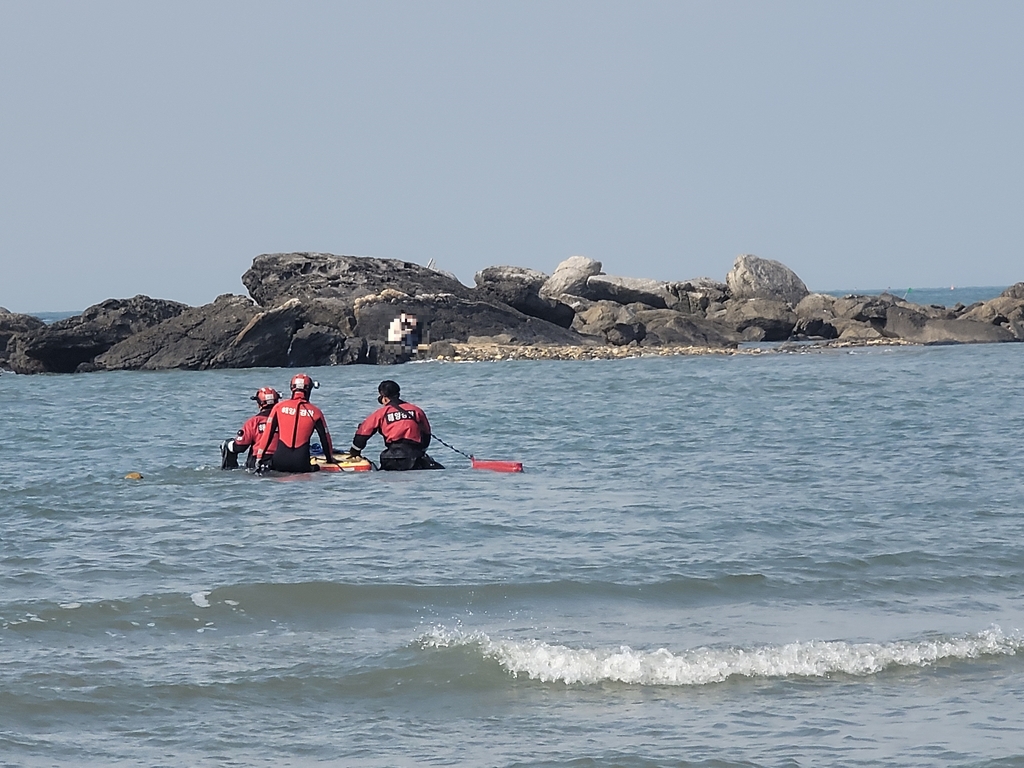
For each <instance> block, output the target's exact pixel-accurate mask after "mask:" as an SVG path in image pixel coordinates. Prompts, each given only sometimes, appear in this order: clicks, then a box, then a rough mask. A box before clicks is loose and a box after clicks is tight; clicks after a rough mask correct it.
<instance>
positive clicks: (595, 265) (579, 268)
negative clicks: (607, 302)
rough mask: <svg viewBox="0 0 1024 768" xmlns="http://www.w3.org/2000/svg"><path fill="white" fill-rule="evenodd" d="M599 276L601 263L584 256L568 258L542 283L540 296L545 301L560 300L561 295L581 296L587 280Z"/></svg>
mask: <svg viewBox="0 0 1024 768" xmlns="http://www.w3.org/2000/svg"><path fill="white" fill-rule="evenodd" d="M600 274H601V262H600V261H594V259H589V258H587V257H586V256H570V257H569V258H568V259H566V260H565V261H563V262H562V263H561V264H559V265H558V266H557V267H555V271H554V272H553V273H552V275H551V277H549V278H548V279H547V280H545V281H544V285H542V286H541V287H540V295H541V296H542V297H543V298H546V299H556V300H561V299H560V297H561V296H562V295H563V294H568V295H570V296H582V295H583V294H584V293H585V292H586V287H587V279H588V278H590V277H592V276H594V275H600Z"/></svg>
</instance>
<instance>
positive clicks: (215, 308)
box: [94, 294, 260, 371]
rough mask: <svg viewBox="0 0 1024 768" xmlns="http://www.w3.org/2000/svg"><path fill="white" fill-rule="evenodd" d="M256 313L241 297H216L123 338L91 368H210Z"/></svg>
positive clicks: (246, 300)
mask: <svg viewBox="0 0 1024 768" xmlns="http://www.w3.org/2000/svg"><path fill="white" fill-rule="evenodd" d="M259 313H260V311H259V308H258V307H256V306H255V305H253V303H252V301H250V300H249V299H248V298H246V297H245V296H233V295H231V294H225V295H223V296H218V297H217V299H216V300H215V301H214V302H213V303H212V304H205V305H203V306H201V307H189V308H188V309H186V310H185V311H184V312H181V313H180V314H178V315H176V316H175V317H173V318H170V319H169V320H165V321H164V322H163V323H161V324H159V325H156V326H153V327H151V328H148V329H146V330H144V331H142V332H141V333H137V334H135V335H133V336H130V337H129V338H126V339H124V340H123V341H121V342H120V343H118V344H116V345H114V346H112V347H111V348H110V349H109V350H107V351H106V352H105V353H104V354H102V355H100V356H99V357H97V358H96V359H95V361H94V367H95V368H96V369H98V370H143V371H158V370H166V369H171V368H183V369H187V370H202V369H206V368H210V367H211V364H212V361H213V360H214V358H215V357H217V355H218V354H220V353H221V352H223V351H224V350H225V349H227V348H228V347H229V346H230V345H231V343H232V342H233V341H234V340H235V339H236V338H237V337H238V336H239V334H240V333H241V332H242V330H243V329H245V328H246V327H247V326H248V325H249V323H250V321H252V320H253V318H255V317H256V316H257V315H258V314H259ZM223 367H228V366H223Z"/></svg>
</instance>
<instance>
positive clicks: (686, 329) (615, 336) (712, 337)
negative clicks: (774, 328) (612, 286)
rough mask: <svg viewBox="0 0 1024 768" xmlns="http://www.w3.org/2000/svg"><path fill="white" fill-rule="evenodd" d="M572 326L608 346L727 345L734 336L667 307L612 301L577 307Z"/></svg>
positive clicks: (733, 341) (708, 323)
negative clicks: (658, 307) (660, 307)
mask: <svg viewBox="0 0 1024 768" xmlns="http://www.w3.org/2000/svg"><path fill="white" fill-rule="evenodd" d="M577 310H578V311H577V314H576V319H575V320H574V321H573V328H574V329H575V330H576V331H577V332H579V333H580V334H582V335H584V336H586V337H588V338H593V339H598V340H600V341H603V342H604V343H606V344H611V345H612V346H616V347H622V346H628V345H630V344H633V345H639V346H644V347H657V346H662V345H676V346H679V345H682V346H708V347H715V348H730V347H735V346H736V341H737V337H736V336H735V335H733V334H730V333H729V332H728V331H727V329H725V328H724V327H722V326H721V325H719V324H717V323H714V322H710V321H708V320H705V319H704V318H701V317H697V316H693V315H686V314H683V313H682V312H676V311H675V310H671V309H656V308H653V307H650V306H647V305H644V304H630V305H622V304H618V303H616V302H612V301H595V302H586V303H585V306H584V305H583V304H582V303H581V304H580V305H578V307H577Z"/></svg>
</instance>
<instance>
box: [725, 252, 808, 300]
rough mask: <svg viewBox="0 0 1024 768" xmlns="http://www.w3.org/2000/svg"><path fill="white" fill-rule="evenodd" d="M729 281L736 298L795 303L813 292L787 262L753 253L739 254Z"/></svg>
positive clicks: (727, 277) (728, 278)
mask: <svg viewBox="0 0 1024 768" xmlns="http://www.w3.org/2000/svg"><path fill="white" fill-rule="evenodd" d="M725 282H726V284H727V285H728V286H729V292H730V293H731V295H732V298H734V299H772V300H775V301H787V302H789V303H790V304H794V305H795V304H797V303H798V302H799V301H800V300H801V299H802V298H803V297H804V296H806V295H807V294H808V293H810V291H808V290H807V286H806V285H804V281H803V280H801V279H800V278H799V277H797V275H796V273H795V272H793V270H791V269H790V268H789V267H787V266H786V265H785V264H782V263H781V262H778V261H773V260H771V259H761V258H758V257H757V256H753V255H751V254H744V255H742V256H737V257H736V261H735V262H734V263H733V266H732V269H731V270H729V274H728V275H726V278H725Z"/></svg>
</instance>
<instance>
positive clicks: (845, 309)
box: [832, 294, 895, 326]
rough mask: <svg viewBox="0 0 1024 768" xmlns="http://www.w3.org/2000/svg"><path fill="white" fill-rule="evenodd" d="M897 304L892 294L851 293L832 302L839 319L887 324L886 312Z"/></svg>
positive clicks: (880, 324)
mask: <svg viewBox="0 0 1024 768" xmlns="http://www.w3.org/2000/svg"><path fill="white" fill-rule="evenodd" d="M894 304H895V300H894V299H893V297H892V296H888V295H884V296H859V295H852V294H851V295H849V296H843V297H842V298H838V299H836V300H835V301H834V302H832V312H833V314H834V315H835V317H836V318H837V319H840V320H855V321H856V322H858V323H874V324H876V325H878V326H882V325H884V324H885V318H886V312H887V311H888V309H889V307H891V306H893V305H894Z"/></svg>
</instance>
